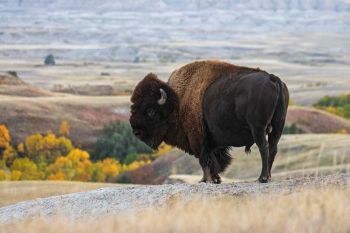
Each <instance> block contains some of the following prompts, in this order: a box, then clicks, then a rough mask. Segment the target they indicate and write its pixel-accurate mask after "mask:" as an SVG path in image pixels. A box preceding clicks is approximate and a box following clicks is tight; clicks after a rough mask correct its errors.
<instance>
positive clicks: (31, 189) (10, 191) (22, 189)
mask: <svg viewBox="0 0 350 233" xmlns="http://www.w3.org/2000/svg"><path fill="white" fill-rule="evenodd" d="M115 185H116V184H108V183H84V182H69V181H3V182H0V197H1V198H0V207H2V206H5V205H10V204H14V203H17V202H20V201H26V200H31V199H36V198H44V197H49V196H54V195H62V194H67V193H75V192H84V191H88V190H93V189H98V188H103V187H111V186H115Z"/></svg>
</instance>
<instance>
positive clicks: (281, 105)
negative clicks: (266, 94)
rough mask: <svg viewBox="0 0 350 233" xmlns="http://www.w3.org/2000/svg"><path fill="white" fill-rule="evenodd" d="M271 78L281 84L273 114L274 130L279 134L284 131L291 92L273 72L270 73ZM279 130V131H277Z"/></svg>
mask: <svg viewBox="0 0 350 233" xmlns="http://www.w3.org/2000/svg"><path fill="white" fill-rule="evenodd" d="M270 79H271V81H273V82H276V83H277V84H278V86H279V94H278V101H277V105H276V109H275V113H274V114H273V117H272V121H271V125H272V132H273V133H277V132H279V134H281V133H282V131H283V127H284V122H285V118H286V114H287V108H288V102H289V93H288V88H287V86H286V85H285V84H284V83H283V82H282V81H281V79H280V78H279V77H277V76H275V75H273V74H270ZM276 131H277V132H276Z"/></svg>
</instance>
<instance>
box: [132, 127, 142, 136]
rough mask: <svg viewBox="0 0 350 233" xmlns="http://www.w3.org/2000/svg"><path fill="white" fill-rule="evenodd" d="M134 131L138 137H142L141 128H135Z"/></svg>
mask: <svg viewBox="0 0 350 233" xmlns="http://www.w3.org/2000/svg"><path fill="white" fill-rule="evenodd" d="M133 133H134V135H135V136H136V137H141V130H138V129H135V130H133Z"/></svg>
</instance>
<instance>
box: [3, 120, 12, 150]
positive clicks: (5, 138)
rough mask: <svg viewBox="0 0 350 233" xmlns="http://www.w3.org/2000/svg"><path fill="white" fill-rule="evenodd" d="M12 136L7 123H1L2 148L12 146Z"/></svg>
mask: <svg viewBox="0 0 350 233" xmlns="http://www.w3.org/2000/svg"><path fill="white" fill-rule="evenodd" d="M10 142H11V137H10V133H9V131H8V129H7V127H6V126H5V125H0V148H2V149H5V148H7V147H8V146H10Z"/></svg>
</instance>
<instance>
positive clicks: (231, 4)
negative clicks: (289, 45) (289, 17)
mask: <svg viewBox="0 0 350 233" xmlns="http://www.w3.org/2000/svg"><path fill="white" fill-rule="evenodd" d="M0 7H3V8H8V7H11V8H13V7H16V8H18V7H21V8H36V7H52V8H67V9H70V10H72V9H73V10H74V8H91V9H92V10H95V9H108V10H113V11H126V10H129V11H159V10H170V11H172V10H182V11H192V10H215V9H216V10H237V9H251V10H288V11H289V10H321V11H349V10H350V1H348V0H335V1H333V0H247V1H242V0H220V1H214V0H135V1H122V0H104V1H99V0H2V1H1V3H0Z"/></svg>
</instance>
